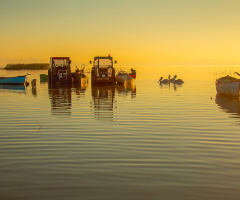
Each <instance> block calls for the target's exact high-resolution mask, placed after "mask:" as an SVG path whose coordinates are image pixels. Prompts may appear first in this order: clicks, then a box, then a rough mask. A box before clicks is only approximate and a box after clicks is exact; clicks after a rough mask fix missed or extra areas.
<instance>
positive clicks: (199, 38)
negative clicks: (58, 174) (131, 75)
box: [0, 0, 240, 65]
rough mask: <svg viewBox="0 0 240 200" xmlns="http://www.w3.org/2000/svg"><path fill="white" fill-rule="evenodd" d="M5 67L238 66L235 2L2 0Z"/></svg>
mask: <svg viewBox="0 0 240 200" xmlns="http://www.w3.org/2000/svg"><path fill="white" fill-rule="evenodd" d="M0 4H1V6H0V24H1V33H0V34H1V37H0V44H1V48H0V65H4V64H5V63H6V62H17V61H23V62H34V61H36V62H40V61H43V62H48V61H49V58H50V57H51V56H70V57H71V59H72V61H73V63H88V61H89V60H92V58H93V57H94V56H98V55H100V56H101V55H108V54H109V53H110V54H111V55H112V56H113V57H114V59H117V60H118V63H119V64H121V63H122V64H128V63H131V64H134V63H136V64H240V39H239V35H240V23H239V19H240V12H239V8H240V1H238V0H194V1H190V0H169V1H165V0H68V1H65V0H51V1H47V0H38V1H33V0H21V1H18V0H1V3H0Z"/></svg>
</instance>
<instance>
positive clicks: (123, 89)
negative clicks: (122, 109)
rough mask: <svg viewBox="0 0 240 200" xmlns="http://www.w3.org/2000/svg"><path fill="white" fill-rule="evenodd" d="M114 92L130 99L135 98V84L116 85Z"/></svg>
mask: <svg viewBox="0 0 240 200" xmlns="http://www.w3.org/2000/svg"><path fill="white" fill-rule="evenodd" d="M116 91H117V93H118V94H119V95H123V96H127V95H129V94H130V95H131V98H135V97H136V85H135V84H125V85H116Z"/></svg>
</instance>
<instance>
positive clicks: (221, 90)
mask: <svg viewBox="0 0 240 200" xmlns="http://www.w3.org/2000/svg"><path fill="white" fill-rule="evenodd" d="M239 85H240V79H237V78H234V77H231V76H224V77H221V78H219V79H217V80H216V90H217V93H218V94H222V95H229V96H239V88H240V87H239Z"/></svg>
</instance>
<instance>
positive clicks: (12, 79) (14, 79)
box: [0, 76, 26, 85]
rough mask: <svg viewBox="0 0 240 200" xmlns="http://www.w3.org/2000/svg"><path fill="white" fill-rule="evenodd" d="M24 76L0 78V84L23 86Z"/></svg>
mask: <svg viewBox="0 0 240 200" xmlns="http://www.w3.org/2000/svg"><path fill="white" fill-rule="evenodd" d="M25 79H26V76H15V77H0V84H13V85H24V83H25Z"/></svg>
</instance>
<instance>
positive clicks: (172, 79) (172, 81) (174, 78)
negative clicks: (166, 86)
mask: <svg viewBox="0 0 240 200" xmlns="http://www.w3.org/2000/svg"><path fill="white" fill-rule="evenodd" d="M176 78H177V75H175V76H174V77H173V78H171V79H170V75H169V79H170V80H169V81H170V83H174V81H175V80H176Z"/></svg>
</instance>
